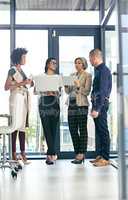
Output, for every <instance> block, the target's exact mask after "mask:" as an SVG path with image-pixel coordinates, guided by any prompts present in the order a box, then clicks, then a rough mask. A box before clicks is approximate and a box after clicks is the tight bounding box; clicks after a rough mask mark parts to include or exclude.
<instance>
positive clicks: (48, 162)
mask: <svg viewBox="0 0 128 200" xmlns="http://www.w3.org/2000/svg"><path fill="white" fill-rule="evenodd" d="M45 162H46V164H47V165H53V164H54V161H53V160H52V157H51V156H50V155H48V156H47V158H46V161H45Z"/></svg>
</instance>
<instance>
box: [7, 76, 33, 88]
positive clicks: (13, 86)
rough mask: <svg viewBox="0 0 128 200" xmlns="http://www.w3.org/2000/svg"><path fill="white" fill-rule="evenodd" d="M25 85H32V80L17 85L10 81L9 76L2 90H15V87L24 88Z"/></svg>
mask: <svg viewBox="0 0 128 200" xmlns="http://www.w3.org/2000/svg"><path fill="white" fill-rule="evenodd" d="M27 84H30V85H31V84H32V80H30V79H26V80H24V81H22V82H20V83H17V82H13V81H12V78H11V77H10V76H9V77H8V78H7V79H6V82H5V85H4V89H5V90H14V89H16V88H17V87H20V86H25V85H27Z"/></svg>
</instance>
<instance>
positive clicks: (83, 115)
mask: <svg viewBox="0 0 128 200" xmlns="http://www.w3.org/2000/svg"><path fill="white" fill-rule="evenodd" d="M87 115H88V107H87V106H81V107H78V106H69V108H68V124H69V131H70V134H71V138H72V142H73V147H74V151H75V154H78V153H82V154H85V153H86V151H87V140H88V131H87Z"/></svg>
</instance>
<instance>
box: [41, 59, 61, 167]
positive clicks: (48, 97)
mask: <svg viewBox="0 0 128 200" xmlns="http://www.w3.org/2000/svg"><path fill="white" fill-rule="evenodd" d="M56 69H57V65H56V59H55V58H52V57H51V58H48V59H47V60H46V64H45V74H46V75H49V76H53V75H55V74H56ZM39 113H40V118H41V122H42V126H43V129H44V135H45V138H46V143H47V147H48V149H47V158H46V164H48V165H53V164H54V161H55V160H56V159H57V153H56V148H55V142H56V134H57V127H58V124H59V116H60V107H59V92H58V91H45V92H41V96H40V100H39Z"/></svg>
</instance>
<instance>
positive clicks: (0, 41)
mask: <svg viewBox="0 0 128 200" xmlns="http://www.w3.org/2000/svg"><path fill="white" fill-rule="evenodd" d="M0 55H1V56H0V57H1V58H0V74H1V77H0V105H1V106H0V114H3V113H7V114H8V113H9V99H8V98H9V92H7V91H5V90H4V84H5V81H6V78H7V73H8V70H9V68H10V31H9V30H0Z"/></svg>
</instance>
